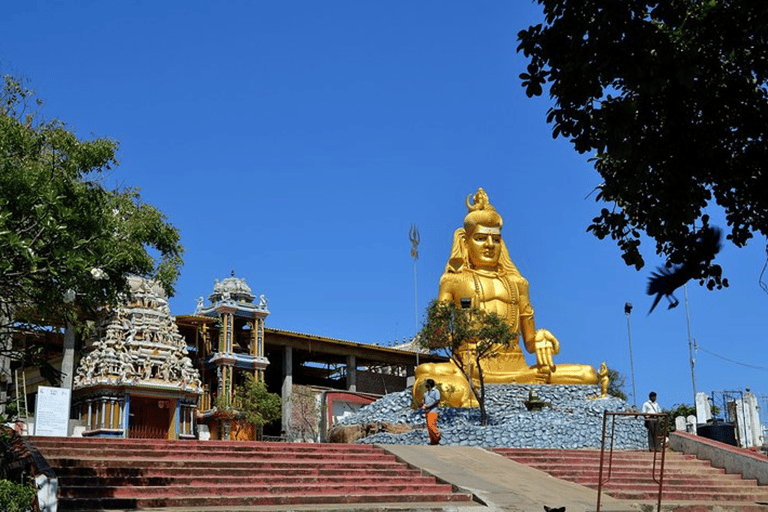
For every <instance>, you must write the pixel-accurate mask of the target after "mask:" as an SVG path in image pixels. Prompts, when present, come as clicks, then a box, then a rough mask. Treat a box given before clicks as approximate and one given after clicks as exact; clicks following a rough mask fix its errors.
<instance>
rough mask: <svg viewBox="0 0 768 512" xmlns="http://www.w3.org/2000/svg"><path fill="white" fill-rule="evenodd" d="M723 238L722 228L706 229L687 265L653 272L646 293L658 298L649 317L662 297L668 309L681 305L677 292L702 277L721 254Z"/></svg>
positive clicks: (683, 264)
mask: <svg viewBox="0 0 768 512" xmlns="http://www.w3.org/2000/svg"><path fill="white" fill-rule="evenodd" d="M722 236H723V234H722V231H721V230H720V228H717V227H707V228H705V229H704V230H703V231H702V232H701V234H700V235H699V236H698V237H697V238H696V243H695V246H694V248H693V250H692V251H691V256H690V257H689V259H688V260H687V261H686V262H685V263H682V264H680V265H674V266H672V267H657V268H656V272H651V277H650V278H649V279H648V289H647V290H646V293H647V294H648V295H656V298H655V299H654V300H653V305H652V306H651V310H650V311H648V314H649V315H650V314H651V313H652V312H653V309H654V308H655V307H656V305H657V304H658V303H659V301H660V300H661V298H662V297H666V298H667V300H668V301H669V307H668V308H667V309H672V308H674V307H676V306H677V305H678V304H680V301H679V300H677V298H676V297H675V295H674V292H675V290H677V289H678V288H680V287H681V286H683V285H684V284H685V283H687V282H688V281H689V280H691V279H693V278H695V277H697V276H699V275H700V273H701V270H702V269H703V268H704V267H706V266H707V265H708V264H709V262H710V261H712V258H713V257H714V256H715V254H717V253H718V252H720V247H721V246H722V244H721V240H722Z"/></svg>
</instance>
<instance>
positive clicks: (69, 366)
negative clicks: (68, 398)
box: [61, 322, 75, 389]
mask: <svg viewBox="0 0 768 512" xmlns="http://www.w3.org/2000/svg"><path fill="white" fill-rule="evenodd" d="M74 373H75V326H74V325H72V323H71V322H67V325H66V327H65V328H64V358H63V359H62V360H61V387H62V388H65V389H72V377H73V376H74Z"/></svg>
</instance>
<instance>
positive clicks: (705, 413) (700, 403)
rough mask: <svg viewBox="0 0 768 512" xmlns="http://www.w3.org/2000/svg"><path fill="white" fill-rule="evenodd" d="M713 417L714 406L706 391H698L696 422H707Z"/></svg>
mask: <svg viewBox="0 0 768 512" xmlns="http://www.w3.org/2000/svg"><path fill="white" fill-rule="evenodd" d="M711 419H712V406H711V405H710V403H709V396H708V395H707V394H706V393H696V422H697V423H699V424H706V423H707V421H709V420H711Z"/></svg>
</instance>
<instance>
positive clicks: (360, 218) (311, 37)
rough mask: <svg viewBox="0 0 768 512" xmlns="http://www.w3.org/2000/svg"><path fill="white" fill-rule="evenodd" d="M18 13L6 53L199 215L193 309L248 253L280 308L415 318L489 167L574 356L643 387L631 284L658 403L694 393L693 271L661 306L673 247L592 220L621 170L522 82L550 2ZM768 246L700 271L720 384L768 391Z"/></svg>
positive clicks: (302, 320) (390, 329)
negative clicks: (586, 149)
mask: <svg viewBox="0 0 768 512" xmlns="http://www.w3.org/2000/svg"><path fill="white" fill-rule="evenodd" d="M3 18H4V19H3V30H2V33H0V64H2V71H3V72H4V73H9V72H10V73H12V74H15V75H19V76H23V77H26V78H27V79H29V82H30V85H31V86H32V87H33V88H34V89H36V90H37V92H38V95H39V96H40V97H41V98H42V99H43V100H44V101H45V104H46V105H45V108H44V111H43V113H44V115H45V116H46V117H49V118H52V117H56V118H59V119H62V120H64V121H66V122H67V123H68V124H69V126H70V127H71V128H72V129H74V130H75V131H76V133H77V134H78V136H80V137H81V138H93V137H95V136H106V137H110V138H114V139H116V140H118V141H119V142H120V153H119V159H120V163H121V165H120V166H119V167H118V168H116V169H115V170H114V171H113V172H112V173H111V175H110V176H109V180H110V183H119V184H121V185H126V186H135V187H139V188H141V195H142V198H143V200H144V201H146V202H148V203H151V204H154V205H155V206H157V207H159V208H160V209H161V210H162V211H163V212H165V213H166V215H167V216H168V218H169V220H170V221H171V223H173V224H174V225H176V226H177V227H178V228H179V229H180V231H181V235H182V243H183V245H184V246H185V248H186V254H185V265H184V268H183V271H182V275H181V278H180V279H179V281H178V286H177V294H176V296H175V297H173V298H172V300H171V309H172V313H174V314H185V313H191V312H193V311H194V309H195V304H196V301H197V298H198V297H199V296H205V297H206V298H207V296H208V294H210V293H211V291H212V286H213V282H214V279H217V278H218V279H222V278H225V277H227V276H229V275H230V272H231V271H233V270H234V271H235V273H236V275H238V276H241V277H245V278H246V279H247V282H248V284H249V285H250V286H251V288H252V289H253V292H254V293H255V294H256V295H261V294H264V295H265V296H266V297H267V298H268V299H269V308H270V311H271V316H270V317H269V318H268V319H267V325H268V326H269V327H274V328H279V329H287V330H293V331H298V332H304V333H310V334H317V335H322V336H329V337H335V338H340V339H344V340H350V341H356V342H363V343H378V344H384V345H389V344H391V343H392V342H393V340H394V339H402V338H405V337H409V336H412V335H413V333H414V329H415V325H414V324H415V321H416V319H415V304H414V299H415V296H417V297H418V301H417V308H418V311H419V315H418V316H419V321H421V316H422V313H423V310H424V308H425V307H426V305H427V304H428V302H429V301H430V300H431V299H432V298H434V297H435V296H436V294H437V283H438V279H439V278H440V275H441V273H442V272H443V268H444V266H445V263H446V261H447V258H448V253H449V250H450V244H451V239H452V233H453V231H454V230H455V229H456V228H457V227H459V226H460V225H461V222H462V220H463V218H464V215H465V213H466V208H465V206H464V200H465V198H466V197H467V195H468V194H470V193H473V192H475V191H476V190H477V188H478V187H483V188H485V190H486V192H487V193H488V194H489V196H490V199H491V202H492V204H494V205H495V207H496V208H497V210H498V211H499V212H500V213H501V214H502V215H503V217H504V220H505V226H504V231H503V235H504V238H505V240H506V242H507V244H508V246H509V248H510V252H511V254H512V258H513V260H514V262H515V263H516V264H517V266H518V267H519V268H520V270H521V272H522V273H523V275H525V276H526V277H527V278H528V280H529V281H530V283H531V295H532V300H533V304H534V308H535V310H536V318H537V323H538V326H539V327H545V328H547V329H549V330H550V331H552V332H553V333H554V334H555V335H556V336H557V337H558V338H559V339H560V342H561V344H562V350H561V353H560V355H559V356H558V357H557V359H556V361H559V362H564V363H565V362H571V363H589V364H592V365H595V366H598V365H599V364H600V362H602V361H606V362H607V364H608V365H609V366H610V367H613V368H616V369H618V370H619V371H620V372H621V373H622V374H624V375H625V376H626V377H627V382H626V387H625V390H626V391H627V392H628V394H629V395H630V402H632V397H631V393H632V388H633V387H632V371H631V366H630V358H629V343H628V328H627V327H628V326H627V317H626V315H625V314H624V304H625V303H626V302H630V303H632V304H633V305H634V310H633V312H632V314H631V316H630V326H631V334H632V353H633V361H634V380H635V386H636V389H637V395H638V396H637V404H638V405H640V404H641V403H642V402H643V401H644V400H645V399H646V397H647V393H648V391H650V390H651V389H653V390H656V391H657V392H658V393H659V402H660V403H661V405H662V406H664V407H670V406H672V405H674V404H676V403H682V402H685V403H692V402H693V398H692V394H693V392H692V386H693V385H692V377H691V366H690V363H689V347H688V331H687V323H686V314H685V307H684V297H685V294H684V292H683V290H680V291H679V293H678V298H679V299H680V300H681V306H680V307H678V308H677V309H674V310H671V311H668V310H667V309H666V308H665V303H664V302H662V303H661V304H660V306H659V307H658V308H657V310H656V311H654V313H653V314H651V315H647V314H646V313H647V311H648V309H649V307H650V305H651V298H650V297H648V296H646V295H645V287H646V282H647V278H648V275H649V273H650V271H651V270H652V269H653V267H655V266H656V265H658V264H661V263H662V262H661V260H660V259H659V258H658V257H657V256H655V255H654V254H653V246H652V245H650V244H647V243H646V244H644V246H643V247H644V255H645V257H646V261H647V262H648V265H647V266H646V268H644V269H643V270H642V271H640V272H637V271H635V270H634V269H633V268H630V267H626V266H625V265H624V264H623V262H622V260H621V258H620V255H619V251H618V249H617V248H616V247H615V246H613V245H612V243H611V242H610V241H599V240H597V239H595V238H594V237H593V236H592V235H590V234H588V233H586V231H585V230H586V227H587V225H588V224H589V222H590V220H591V219H592V218H593V217H594V216H596V215H597V213H598V212H599V209H600V208H601V206H602V205H600V204H598V203H595V201H594V199H593V198H592V197H589V198H588V196H589V195H590V193H591V192H592V191H593V189H594V188H595V186H597V185H598V184H599V183H600V177H599V175H598V174H597V173H596V172H595V171H594V170H593V169H592V167H591V166H590V165H589V163H588V156H587V155H579V154H577V153H576V152H575V151H574V150H573V149H572V147H571V146H570V145H569V143H567V141H563V140H553V139H552V137H551V128H550V127H549V126H548V125H547V124H546V122H545V115H546V110H547V108H548V107H549V106H550V101H549V99H547V98H537V99H528V98H527V97H526V96H525V94H524V92H523V90H522V88H521V87H520V85H519V79H518V78H517V76H518V75H519V74H520V73H521V72H522V71H523V70H524V67H525V62H524V60H523V58H522V57H521V56H519V55H517V53H516V52H515V48H516V46H517V44H516V38H517V32H518V31H519V30H521V29H522V28H525V27H527V26H528V25H529V24H532V23H539V22H541V21H542V19H541V18H542V16H541V14H540V12H539V9H538V7H537V6H536V5H534V4H533V3H532V2H518V1H515V2H509V1H489V2H474V3H469V2H457V1H441V2H438V1H423V2H352V1H338V2H315V1H306V2H298V1H286V2H259V1H256V2H251V1H240V2H233V1H230V2H200V1H184V2H179V1H164V2H149V1H133V2H96V1H81V2H34V1H28V2H14V3H12V4H9V5H7V6H5V8H4V9H3ZM709 213H710V214H711V215H712V216H713V217H714V218H716V217H717V216H718V212H717V209H716V208H711V209H710V211H709ZM414 223H415V224H417V225H418V227H419V229H420V231H421V246H420V258H419V260H418V262H417V267H416V279H415V280H414V264H413V260H412V259H411V257H410V242H409V240H408V230H409V227H410V226H411V224H414ZM765 262H766V254H765V240H764V239H762V238H757V239H755V240H753V243H752V244H750V245H749V246H748V247H747V248H745V249H741V250H739V249H736V248H735V247H733V246H731V245H729V246H726V247H725V248H724V249H723V251H722V252H721V258H720V263H721V265H723V267H724V269H725V273H726V276H727V277H728V279H729V281H730V283H731V287H730V288H728V289H725V290H722V291H716V292H709V291H707V290H706V289H704V288H701V287H699V286H698V285H697V284H691V285H689V288H688V295H689V306H690V326H691V333H692V336H693V338H695V339H696V341H697V342H698V344H699V345H700V346H701V347H702V349H703V350H702V351H699V352H698V353H697V354H696V372H695V377H696V387H697V390H698V391H706V392H711V391H723V390H725V391H731V390H745V389H746V388H751V390H752V391H753V392H755V393H757V394H766V393H768V373H767V372H768V358H767V357H766V355H765V354H766V351H765V350H764V347H763V344H764V342H765V340H766V333H767V332H768V314H766V312H767V311H768V294H766V293H765V292H764V291H763V290H762V289H761V288H760V286H759V278H760V273H761V271H762V269H763V266H764V265H765ZM763 279H764V281H768V276H764V277H763ZM414 284H416V290H415V289H414V288H415V287H414ZM704 350H706V352H705V351H704ZM528 360H529V364H532V363H533V361H534V359H533V357H531V356H530V355H529V357H528Z"/></svg>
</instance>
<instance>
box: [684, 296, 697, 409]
mask: <svg viewBox="0 0 768 512" xmlns="http://www.w3.org/2000/svg"><path fill="white" fill-rule="evenodd" d="M685 319H686V322H687V324H688V352H689V353H690V355H691V382H692V383H693V405H694V406H695V405H696V372H695V370H694V368H695V367H696V358H695V357H694V352H695V350H696V348H695V347H696V340H694V339H693V338H692V337H691V312H690V310H689V309H688V284H687V283H686V285H685Z"/></svg>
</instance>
